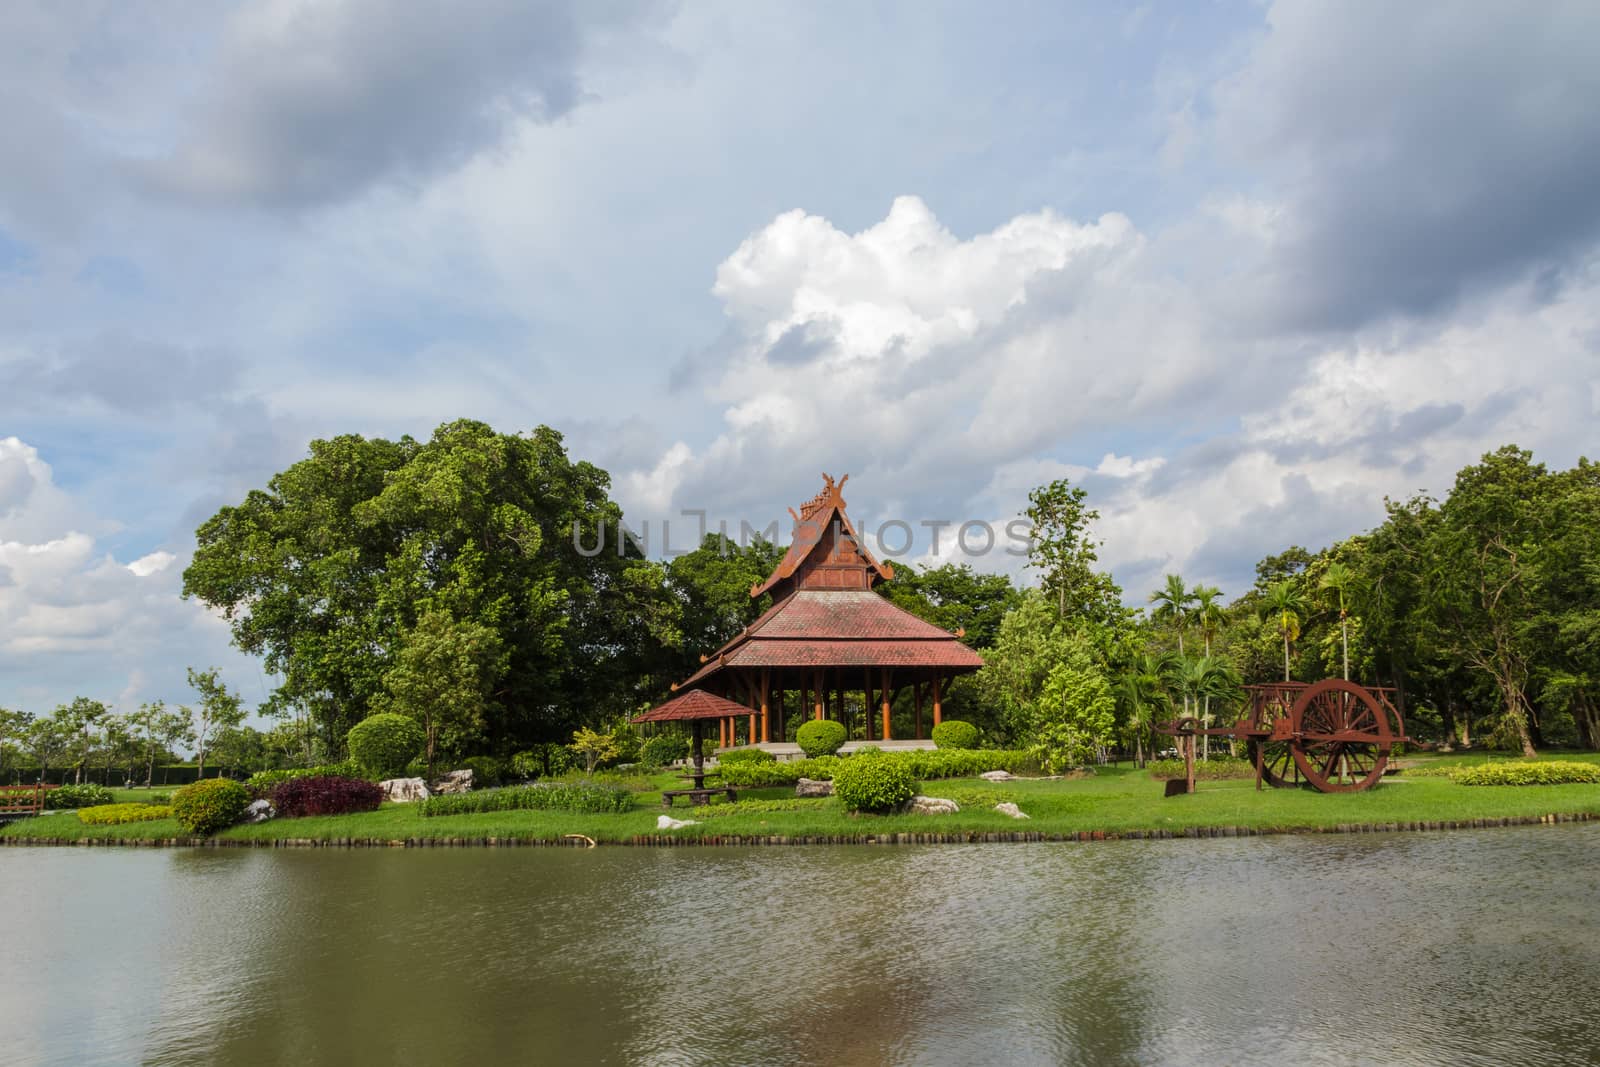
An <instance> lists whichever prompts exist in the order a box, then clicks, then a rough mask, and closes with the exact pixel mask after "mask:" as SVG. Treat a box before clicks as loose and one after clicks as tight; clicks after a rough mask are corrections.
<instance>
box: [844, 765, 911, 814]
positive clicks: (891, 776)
mask: <svg viewBox="0 0 1600 1067" xmlns="http://www.w3.org/2000/svg"><path fill="white" fill-rule="evenodd" d="M916 792H917V780H916V778H915V777H914V776H913V775H912V774H911V772H910V771H909V770H907V769H906V767H905V764H904V761H902V760H897V759H894V758H892V757H890V756H885V755H869V756H859V755H857V756H852V757H850V758H849V759H846V760H843V761H841V762H840V764H839V767H838V769H837V770H835V771H834V772H833V795H834V796H836V797H838V798H839V802H840V803H841V804H843V805H844V807H845V810H846V811H866V812H885V811H893V810H894V809H895V808H898V807H899V806H900V805H902V804H904V803H905V802H906V801H908V800H910V799H911V798H912V797H913V796H915V795H916Z"/></svg>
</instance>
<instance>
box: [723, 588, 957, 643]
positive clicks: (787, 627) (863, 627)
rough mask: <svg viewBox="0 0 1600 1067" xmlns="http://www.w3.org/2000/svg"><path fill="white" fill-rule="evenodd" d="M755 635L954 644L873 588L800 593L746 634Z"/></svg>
mask: <svg viewBox="0 0 1600 1067" xmlns="http://www.w3.org/2000/svg"><path fill="white" fill-rule="evenodd" d="M746 633H748V634H749V635H750V636H751V637H760V638H762V639H769V638H819V637H824V638H845V639H851V640H873V639H884V638H887V639H899V640H924V641H926V640H935V641H949V640H953V638H952V637H951V636H950V634H949V633H948V632H947V631H945V630H941V629H939V628H938V627H937V626H935V625H933V624H932V623H930V622H924V621H923V620H922V619H919V618H917V617H916V616H915V615H913V614H911V613H910V612H909V611H906V610H905V609H904V608H899V607H896V606H895V605H894V604H891V603H890V602H889V601H887V600H885V599H884V598H883V597H881V596H879V595H878V594H877V593H874V592H872V591H871V590H870V589H854V590H838V591H834V590H814V589H802V590H800V591H799V592H797V593H794V594H793V595H791V596H788V597H786V598H785V599H784V600H783V601H782V602H781V603H779V604H776V605H774V606H773V609H772V610H771V611H768V612H767V613H766V614H765V615H763V616H761V618H759V619H757V620H756V621H755V622H753V623H751V624H750V628H749V629H748V630H747V631H746Z"/></svg>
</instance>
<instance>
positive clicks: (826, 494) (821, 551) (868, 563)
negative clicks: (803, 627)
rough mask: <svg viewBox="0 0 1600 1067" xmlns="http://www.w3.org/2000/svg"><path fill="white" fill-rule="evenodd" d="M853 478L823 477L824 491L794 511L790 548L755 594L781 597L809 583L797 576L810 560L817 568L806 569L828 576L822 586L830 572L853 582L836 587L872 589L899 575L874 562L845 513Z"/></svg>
mask: <svg viewBox="0 0 1600 1067" xmlns="http://www.w3.org/2000/svg"><path fill="white" fill-rule="evenodd" d="M849 480H850V476H849V475H848V474H846V475H845V476H844V477H842V478H840V479H839V480H838V481H837V482H835V481H834V480H833V476H832V475H831V474H826V473H824V474H823V476H822V481H823V488H822V492H820V493H818V494H817V495H816V496H814V497H812V498H811V499H810V500H807V501H806V502H805V503H804V504H801V505H800V511H799V512H798V513H796V512H795V510H794V509H793V508H790V509H789V514H790V515H791V516H793V517H794V532H793V534H792V535H791V540H790V542H789V550H788V551H787V552H785V553H784V554H783V559H782V560H780V561H779V562H778V566H777V567H776V568H774V569H773V572H772V573H771V574H769V575H768V576H767V580H766V581H764V582H758V583H757V584H756V585H754V586H752V587H751V589H750V595H751V596H753V597H758V596H760V595H761V594H762V593H766V592H771V593H772V595H773V596H774V597H777V598H779V599H782V598H783V596H784V595H785V594H787V593H788V592H790V590H791V589H793V588H795V587H798V586H800V585H803V584H805V583H804V581H803V579H804V578H805V577H806V573H805V572H802V573H800V574H798V575H797V573H796V572H801V567H802V564H805V563H806V561H807V560H811V563H812V565H811V567H808V568H806V571H808V572H809V571H820V572H823V573H819V574H818V576H817V582H818V583H820V582H821V581H823V579H824V577H825V575H826V573H827V572H833V574H834V576H835V577H836V578H838V579H840V580H847V581H850V582H851V583H852V584H850V585H845V586H834V588H854V589H870V588H872V585H873V583H875V582H876V581H877V580H878V579H880V578H883V579H889V578H893V577H894V568H893V567H891V566H889V565H888V564H886V563H879V562H878V561H877V560H876V559H874V558H873V556H872V553H870V552H868V551H867V547H866V546H865V545H863V544H862V543H861V537H860V535H859V534H857V533H856V528H855V526H854V525H853V524H852V523H851V522H850V517H849V516H848V515H846V514H845V510H844V509H845V503H844V495H843V494H844V483H845V482H847V481H849Z"/></svg>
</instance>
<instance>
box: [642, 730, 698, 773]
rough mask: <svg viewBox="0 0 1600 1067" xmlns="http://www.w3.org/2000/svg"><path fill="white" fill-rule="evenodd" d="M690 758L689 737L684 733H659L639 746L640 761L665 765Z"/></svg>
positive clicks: (659, 765)
mask: <svg viewBox="0 0 1600 1067" xmlns="http://www.w3.org/2000/svg"><path fill="white" fill-rule="evenodd" d="M688 758H689V739H688V738H687V737H684V736H683V735H682V734H657V735H656V736H654V737H652V738H651V739H650V740H648V741H646V742H645V743H644V744H643V745H641V746H640V747H639V762H640V763H647V764H649V765H650V766H652V767H665V766H666V765H667V764H669V763H672V762H673V761H674V760H681V759H688Z"/></svg>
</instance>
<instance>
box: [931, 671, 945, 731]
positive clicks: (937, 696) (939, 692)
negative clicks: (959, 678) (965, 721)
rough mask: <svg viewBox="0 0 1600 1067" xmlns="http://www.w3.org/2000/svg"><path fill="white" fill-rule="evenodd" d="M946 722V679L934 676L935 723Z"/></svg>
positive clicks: (936, 724)
mask: <svg viewBox="0 0 1600 1067" xmlns="http://www.w3.org/2000/svg"><path fill="white" fill-rule="evenodd" d="M941 722H944V679H943V678H941V677H939V676H938V675H937V674H936V675H934V676H933V725H935V726H938V725H939V724H940V723H941Z"/></svg>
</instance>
